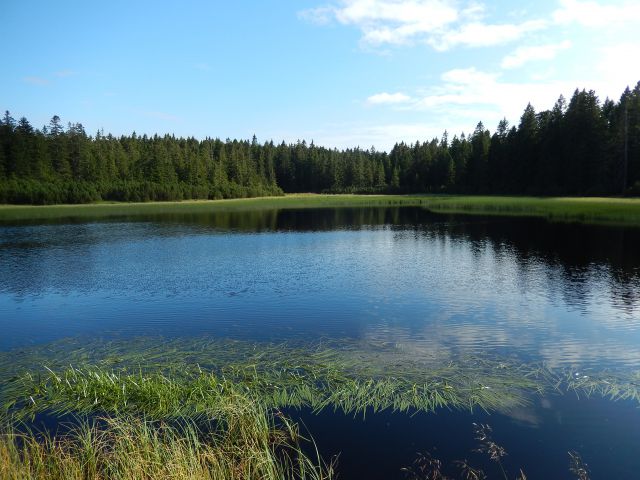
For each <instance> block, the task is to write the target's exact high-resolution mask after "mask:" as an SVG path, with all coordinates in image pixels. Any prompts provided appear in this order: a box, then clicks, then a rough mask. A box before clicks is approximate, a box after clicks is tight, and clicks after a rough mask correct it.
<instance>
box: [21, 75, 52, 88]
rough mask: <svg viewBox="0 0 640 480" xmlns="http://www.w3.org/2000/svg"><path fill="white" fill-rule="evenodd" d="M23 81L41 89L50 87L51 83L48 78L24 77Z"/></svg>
mask: <svg viewBox="0 0 640 480" xmlns="http://www.w3.org/2000/svg"><path fill="white" fill-rule="evenodd" d="M23 80H24V81H25V82H26V83H28V84H30V85H38V86H40V87H43V86H46V85H49V83H50V82H49V80H47V79H46V78H43V77H35V76H30V77H24V78H23Z"/></svg>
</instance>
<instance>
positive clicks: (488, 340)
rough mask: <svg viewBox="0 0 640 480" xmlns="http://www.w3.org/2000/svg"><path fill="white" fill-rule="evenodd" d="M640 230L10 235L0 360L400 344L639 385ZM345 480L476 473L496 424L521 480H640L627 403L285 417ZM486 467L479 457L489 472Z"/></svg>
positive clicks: (469, 219)
mask: <svg viewBox="0 0 640 480" xmlns="http://www.w3.org/2000/svg"><path fill="white" fill-rule="evenodd" d="M638 245H640V229H637V228H630V227H626V228H623V227H604V226H586V225H577V224H561V223H549V222H547V221H545V220H542V219H534V218H527V219H524V218H514V217H481V216H455V215H443V214H434V213H431V212H429V211H427V210H425V209H422V208H418V207H396V208H385V207H367V208H335V209H322V208H321V209H304V210H295V209H294V210H264V211H260V210H258V211H251V212H212V213H185V214H179V213H172V214H170V215H162V214H157V215H149V216H130V217H126V216H124V217H119V218H110V219H102V220H99V219H95V220H91V219H83V220H82V221H72V220H70V219H68V220H66V221H58V222H53V221H50V222H48V223H34V222H25V223H11V224H9V223H5V224H3V225H0V327H1V329H2V330H1V331H2V336H0V350H2V351H3V352H9V353H7V355H12V354H13V352H18V351H24V350H25V349H30V348H41V347H42V346H46V345H49V344H56V342H59V341H61V340H64V339H69V338H71V339H78V341H80V342H82V341H84V339H91V340H95V339H100V340H104V341H113V340H127V339H135V338H138V337H141V338H143V337H144V338H146V337H154V338H156V339H158V338H160V339H163V340H157V341H165V340H166V341H171V339H188V338H203V337H210V338H224V339H234V340H241V341H243V342H245V341H246V342H256V343H257V344H260V343H270V344H272V343H275V344H280V343H284V344H289V343H290V344H295V345H302V344H305V342H325V341H326V342H332V341H340V342H342V343H349V342H352V343H354V344H362V343H363V342H365V343H370V344H384V345H393V346H398V348H402V349H403V351H405V352H409V354H410V355H416V356H419V355H429V356H431V357H433V358H436V359H440V360H441V361H451V360H452V359H457V358H470V357H490V358H493V359H496V358H497V359H502V358H504V359H508V360H509V361H511V362H513V361H517V362H522V363H527V364H541V365H545V366H546V367H548V368H550V369H554V370H557V371H570V372H575V373H572V374H577V375H584V376H585V377H586V376H588V375H591V372H603V371H615V372H622V374H624V373H625V372H636V371H639V370H640V248H638ZM288 413H290V414H291V415H293V416H294V417H296V418H299V419H301V420H303V422H304V425H305V426H306V427H307V428H308V430H309V431H310V433H311V434H312V435H313V437H314V439H315V440H316V442H317V444H318V446H319V448H320V451H321V452H322V453H323V454H324V455H325V456H326V457H330V456H332V455H335V454H338V453H340V456H339V459H338V470H339V471H340V472H341V475H342V478H371V479H374V478H405V474H404V473H403V472H402V471H401V470H400V468H401V467H406V466H409V465H411V463H412V462H413V460H414V459H415V458H416V452H425V451H429V452H432V454H433V455H434V456H438V458H441V459H442V460H443V461H444V462H445V463H450V462H451V461H453V460H456V459H464V458H470V459H471V458H475V457H474V455H477V454H474V453H469V452H470V451H471V450H472V449H473V448H474V445H475V443H476V442H475V441H474V437H473V426H472V424H473V422H482V423H488V424H490V425H491V426H492V427H493V429H494V434H495V437H496V439H497V440H499V441H500V443H501V444H503V446H504V447H505V448H506V449H507V451H508V453H509V455H508V456H507V457H505V458H506V459H505V463H506V465H508V466H509V468H510V472H511V473H512V474H513V475H512V476H515V474H516V473H517V469H518V468H520V467H522V468H523V470H524V471H525V473H526V474H527V475H528V476H529V478H568V465H569V459H568V456H567V451H569V450H575V451H577V452H579V453H580V455H581V456H582V458H583V459H584V460H585V462H586V463H587V464H588V465H589V468H590V470H591V472H592V478H633V477H636V476H637V472H638V471H640V456H638V455H637V452H638V451H640V428H639V427H640V409H638V403H637V402H634V401H632V400H619V401H612V400H610V399H605V398H601V397H600V396H598V395H593V396H591V397H590V398H586V397H585V396H584V395H579V396H578V395H575V394H573V393H569V394H564V395H561V394H559V393H558V394H545V395H539V396H534V397H532V398H531V401H530V403H529V404H528V405H526V406H522V407H518V408H513V409H509V410H508V411H500V412H489V413H487V412H482V411H477V410H476V411H474V413H469V412H467V411H462V412H461V411H457V410H454V411H450V410H447V409H442V410H439V411H436V412H435V413H420V412H419V413H417V414H414V415H411V414H407V413H398V412H396V413H390V412H388V411H384V412H381V413H375V414H367V415H366V418H363V417H362V415H345V414H342V413H334V412H333V411H331V410H324V411H322V412H320V413H319V414H312V413H310V412H309V411H308V410H304V409H303V410H302V411H301V412H297V411H291V412H288ZM478 462H482V460H478Z"/></svg>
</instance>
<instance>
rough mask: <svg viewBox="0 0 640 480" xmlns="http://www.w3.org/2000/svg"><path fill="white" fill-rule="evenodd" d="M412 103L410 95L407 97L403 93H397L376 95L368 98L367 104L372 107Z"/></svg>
mask: <svg viewBox="0 0 640 480" xmlns="http://www.w3.org/2000/svg"><path fill="white" fill-rule="evenodd" d="M410 101H411V97H410V96H409V95H405V94H404V93H402V92H396V93H387V92H382V93H376V94H375V95H371V96H370V97H369V98H367V103H368V104H370V105H397V104H401V103H407V102H410Z"/></svg>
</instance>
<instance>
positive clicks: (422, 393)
mask: <svg viewBox="0 0 640 480" xmlns="http://www.w3.org/2000/svg"><path fill="white" fill-rule="evenodd" d="M38 365H40V366H41V365H46V367H45V368H42V367H39V366H38ZM65 365H66V366H65ZM3 371H4V373H2V372H3ZM0 374H1V376H2V377H3V378H5V379H8V378H11V380H10V381H8V382H6V383H5V385H4V387H3V389H2V390H3V392H4V395H3V397H4V402H5V405H6V408H7V409H8V410H12V411H16V413H17V414H20V415H29V414H33V413H36V412H39V411H45V410H46V411H55V412H58V413H70V412H83V413H89V412H92V411H100V412H114V413H123V412H126V413H143V414H145V415H149V416H151V417H154V418H166V417H168V416H191V417H202V416H205V417H206V416H209V417H211V416H215V415H216V413H217V408H219V407H220V405H224V403H225V401H226V398H227V397H229V396H236V395H239V396H245V397H247V398H250V399H252V400H254V401H256V402H259V403H260V404H261V405H263V406H264V407H265V408H284V407H294V408H304V407H306V408H311V409H313V410H316V411H319V410H322V409H325V408H332V409H336V410H341V411H344V412H346V413H361V414H365V413H366V412H367V411H368V410H372V411H374V412H375V411H380V410H385V409H390V410H394V411H404V412H406V411H426V412H430V411H434V410H436V409H439V408H455V409H468V410H473V409H475V408H480V409H484V410H487V411H489V410H505V409H509V408H513V407H516V406H521V405H524V404H526V403H527V402H528V397H529V396H530V395H531V394H534V393H542V391H543V390H544V388H545V387H544V384H543V382H542V381H541V379H543V378H544V377H545V375H546V374H547V372H546V371H545V370H544V369H540V368H538V367H536V368H531V367H529V366H526V365H520V364H517V363H515V362H510V363H509V362H505V361H500V362H497V361H489V360H486V359H484V360H483V359H478V358H473V359H466V360H458V361H455V362H454V361H450V360H449V361H446V362H442V361H440V360H437V359H434V358H431V357H429V356H425V357H422V358H421V357H419V356H416V355H415V353H414V352H412V353H411V354H410V355H409V354H408V352H405V351H403V349H402V348H401V347H398V346H395V345H387V344H382V345H372V344H369V345H354V344H352V343H347V342H344V343H341V342H332V343H330V344H329V343H327V344H318V345H315V346H314V345H307V346H306V347H302V346H299V347H293V346H288V345H268V344H267V345H264V344H251V343H249V342H239V341H224V340H210V339H200V340H189V339H187V340H185V339H180V340H174V341H170V342H159V341H153V340H149V339H146V340H143V339H137V340H133V341H131V342H124V343H122V342H110V343H106V344H100V343H97V342H94V343H93V344H91V343H89V344H85V345H82V346H77V345H74V344H65V342H61V343H59V344H52V345H50V346H45V347H41V348H36V349H32V350H22V351H21V352H15V353H13V354H11V355H7V356H0Z"/></svg>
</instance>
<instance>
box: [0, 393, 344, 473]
mask: <svg viewBox="0 0 640 480" xmlns="http://www.w3.org/2000/svg"><path fill="white" fill-rule="evenodd" d="M238 402H239V403H238ZM221 413H223V414H224V416H223V417H222V420H224V422H219V423H217V424H212V425H210V426H209V427H210V428H208V429H206V430H205V429H203V428H202V426H201V425H197V424H195V423H193V422H191V421H189V420H182V421H181V422H175V423H173V424H168V423H165V422H150V421H148V420H145V419H144V418H140V417H105V418H97V419H93V420H84V421H81V423H80V424H79V425H75V426H73V427H72V428H71V430H70V431H68V432H66V433H63V434H60V435H57V436H51V435H50V434H47V433H45V434H37V433H34V432H31V431H26V432H25V431H20V430H19V429H17V428H15V427H12V426H9V427H7V428H5V429H4V431H2V432H0V478H2V479H6V480H25V479H33V480H82V479H86V480H98V479H118V480H140V479H161V478H162V479H173V480H187V479H193V480H196V479H198V480H200V479H205V480H206V479H211V480H223V479H229V480H235V479H238V480H240V479H242V480H252V479H256V480H258V479H259V480H281V479H300V480H304V479H309V480H322V479H330V478H332V477H333V472H332V467H331V465H323V464H322V463H320V462H319V461H318V462H314V461H312V460H311V459H310V458H309V457H308V456H306V455H305V454H304V453H303V452H302V450H301V448H300V444H299V441H300V438H301V437H300V435H299V433H298V430H297V426H296V425H295V424H293V423H291V422H290V421H288V420H287V419H285V418H284V417H279V418H278V419H277V422H276V421H275V420H274V417H273V416H269V415H267V414H265V412H263V411H262V410H260V409H259V408H256V407H255V406H254V405H251V404H250V403H247V402H246V401H245V400H241V401H239V400H238V399H235V403H233V402H230V403H229V405H228V406H227V409H226V411H225V412H221ZM221 423H224V425H223V426H221Z"/></svg>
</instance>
